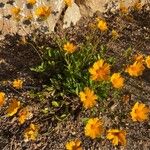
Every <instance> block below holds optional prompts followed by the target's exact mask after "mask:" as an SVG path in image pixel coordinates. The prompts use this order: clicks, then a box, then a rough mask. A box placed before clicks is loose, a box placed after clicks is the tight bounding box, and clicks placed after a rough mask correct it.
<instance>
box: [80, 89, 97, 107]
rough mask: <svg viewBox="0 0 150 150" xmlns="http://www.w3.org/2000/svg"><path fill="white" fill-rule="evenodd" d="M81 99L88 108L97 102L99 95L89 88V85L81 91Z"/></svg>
mask: <svg viewBox="0 0 150 150" xmlns="http://www.w3.org/2000/svg"><path fill="white" fill-rule="evenodd" d="M79 95H80V100H81V101H82V102H83V106H84V107H85V108H86V109H87V108H91V107H93V106H94V105H95V104H96V99H97V96H96V95H95V94H94V91H92V90H91V89H89V88H88V87H86V88H84V91H82V92H80V93H79Z"/></svg>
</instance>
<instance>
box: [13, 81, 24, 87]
mask: <svg viewBox="0 0 150 150" xmlns="http://www.w3.org/2000/svg"><path fill="white" fill-rule="evenodd" d="M22 84H23V81H22V80H19V79H17V80H14V81H13V83H12V85H13V87H14V88H16V89H21V88H22Z"/></svg>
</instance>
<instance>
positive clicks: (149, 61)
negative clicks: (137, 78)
mask: <svg viewBox="0 0 150 150" xmlns="http://www.w3.org/2000/svg"><path fill="white" fill-rule="evenodd" d="M145 62H146V66H147V68H150V56H147V57H146V60H145Z"/></svg>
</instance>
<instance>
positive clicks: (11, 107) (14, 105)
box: [6, 99, 20, 117]
mask: <svg viewBox="0 0 150 150" xmlns="http://www.w3.org/2000/svg"><path fill="white" fill-rule="evenodd" d="M19 108H20V101H17V100H16V99H13V100H12V102H11V103H10V105H9V107H8V108H7V110H6V112H7V116H8V117H10V116H13V115H14V114H16V113H17V111H18V109H19Z"/></svg>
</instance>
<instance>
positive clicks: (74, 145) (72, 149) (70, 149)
mask: <svg viewBox="0 0 150 150" xmlns="http://www.w3.org/2000/svg"><path fill="white" fill-rule="evenodd" d="M66 149H67V150H82V147H81V141H80V140H78V139H77V140H73V141H70V142H67V144H66Z"/></svg>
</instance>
